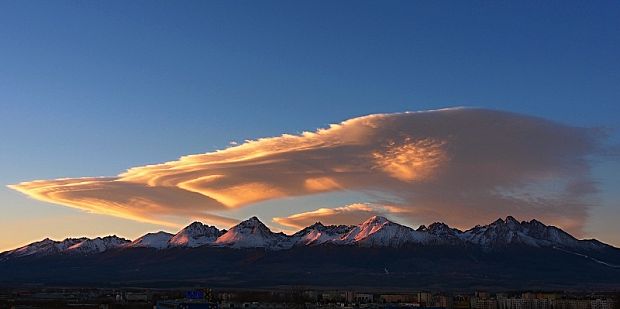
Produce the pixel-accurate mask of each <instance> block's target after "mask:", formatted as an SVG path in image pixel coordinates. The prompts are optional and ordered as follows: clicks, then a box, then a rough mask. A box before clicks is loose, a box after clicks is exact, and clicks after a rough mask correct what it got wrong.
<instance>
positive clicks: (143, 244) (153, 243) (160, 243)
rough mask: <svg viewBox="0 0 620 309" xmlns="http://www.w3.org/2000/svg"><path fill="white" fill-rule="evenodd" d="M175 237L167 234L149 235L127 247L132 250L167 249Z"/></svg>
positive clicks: (161, 232)
mask: <svg viewBox="0 0 620 309" xmlns="http://www.w3.org/2000/svg"><path fill="white" fill-rule="evenodd" d="M173 236H174V235H172V234H170V233H167V232H163V231H160V232H156V233H147V234H145V235H144V236H142V237H140V238H138V239H136V240H134V241H132V242H131V243H129V244H127V246H126V247H130V248H155V249H165V248H167V247H168V242H169V241H170V239H172V237H173Z"/></svg>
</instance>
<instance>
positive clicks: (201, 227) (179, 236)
mask: <svg viewBox="0 0 620 309" xmlns="http://www.w3.org/2000/svg"><path fill="white" fill-rule="evenodd" d="M224 233H226V231H225V230H219V229H218V228H217V227H215V226H209V225H206V224H202V223H200V222H194V223H192V224H190V225H188V226H187V227H185V228H184V229H182V230H181V231H179V232H178V233H176V234H175V235H174V236H173V237H172V238H171V239H170V241H169V246H170V247H190V248H195V247H200V246H204V245H209V244H213V243H214V242H215V240H217V238H218V237H220V236H222V235H223V234H224Z"/></svg>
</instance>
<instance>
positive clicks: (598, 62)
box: [0, 1, 620, 249]
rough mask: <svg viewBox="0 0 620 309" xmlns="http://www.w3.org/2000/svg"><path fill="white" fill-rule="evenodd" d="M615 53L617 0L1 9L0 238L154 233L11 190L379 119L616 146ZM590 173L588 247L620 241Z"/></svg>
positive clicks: (614, 177) (612, 194)
mask: <svg viewBox="0 0 620 309" xmlns="http://www.w3.org/2000/svg"><path fill="white" fill-rule="evenodd" d="M618 55H620V2H618V1H597V2H584V1H543V2H541V1H512V2H508V1H485V2H478V1H472V2H470V1H441V2H437V1H403V2H399V1H312V2H299V1H260V2H259V1H184V2H174V1H166V2H162V1H131V2H129V1H53V2H52V1H3V2H0V141H1V142H0V171H1V172H0V185H2V187H3V188H2V189H0V208H1V209H2V211H1V212H2V216H1V218H0V234H7V233H9V232H11V233H13V232H17V233H19V232H20V231H19V230H15V229H19V228H20V226H22V225H28V224H35V223H36V224H39V222H42V221H45V222H46V223H45V224H44V226H46V227H47V226H52V225H56V224H60V222H64V223H63V225H66V226H64V227H63V228H59V232H58V233H56V234H54V232H51V231H49V230H45V231H44V230H42V229H40V230H36V231H32V232H28V234H27V236H24V237H26V238H24V239H19V240H13V239H11V240H9V239H8V238H0V249H6V248H8V247H11V246H14V245H17V244H21V243H24V242H26V241H29V240H34V239H37V238H39V237H41V236H47V235H48V234H50V235H52V236H56V237H61V236H62V235H65V236H69V235H66V234H72V236H79V235H80V234H89V235H99V234H101V235H103V234H109V233H114V232H116V233H121V234H123V235H126V236H128V237H132V236H136V235H138V234H140V233H142V232H145V231H148V230H150V229H154V228H155V229H156V228H157V227H153V226H150V225H147V224H136V223H133V222H126V221H127V220H122V219H105V218H98V219H97V220H112V221H109V222H113V223H114V224H117V226H118V230H120V231H117V230H113V229H112V228H109V227H102V226H93V227H92V228H91V229H84V228H83V226H82V225H79V224H77V223H74V222H75V221H80V220H84V222H92V223H93V225H96V224H94V222H99V221H97V220H94V219H92V217H89V218H91V219H88V218H86V215H84V214H82V213H81V212H80V211H78V210H72V209H68V208H65V207H60V206H55V205H51V204H45V203H42V202H36V201H33V200H31V199H28V198H26V197H25V196H23V195H21V194H19V193H17V192H13V191H11V190H9V189H6V188H4V186H5V185H8V184H13V183H16V182H21V181H27V180H32V179H50V178H60V177H79V176H93V175H116V174H117V173H119V172H121V171H123V170H124V169H126V168H128V167H132V166H138V165H144V164H149V163H158V162H163V161H167V160H173V159H176V158H177V157H179V156H181V155H186V154H191V153H201V152H207V151H212V150H215V149H221V148H225V147H226V146H227V145H228V143H229V142H231V141H243V140H245V139H253V138H258V137H265V136H274V135H279V134H282V133H298V132H301V131H305V130H313V129H316V128H319V127H325V126H327V125H328V124H330V123H336V122H340V121H342V120H345V119H348V118H352V117H355V116H360V115H366V114H371V113H378V112H399V111H407V110H425V109H435V108H442V107H449V106H475V107H486V108H493V109H500V110H507V111H512V112H519V113H525V114H529V115H535V116H541V117H545V118H548V119H552V120H556V121H560V122H563V123H567V124H571V125H577V126H604V127H608V128H610V129H612V135H611V142H613V143H617V142H618V141H620V135H619V134H618V128H619V127H618V123H619V122H620V87H619V86H620V57H619V56H618ZM594 172H595V173H596V179H597V180H599V181H600V182H601V188H602V190H603V192H601V194H600V199H601V206H599V207H598V208H594V209H593V212H592V218H591V223H590V225H589V227H588V231H589V236H592V237H597V238H600V239H602V240H607V241H612V242H614V243H616V244H620V238H617V237H616V236H615V235H613V234H618V232H620V231H618V230H617V229H614V228H615V227H614V226H613V225H615V224H616V223H615V222H617V221H618V220H619V219H620V216H619V215H617V214H615V212H616V211H617V210H618V203H619V201H620V196H619V195H618V193H617V192H616V191H617V188H618V185H620V179H619V178H620V177H619V176H618V175H619V174H620V168H618V164H617V163H616V162H603V163H601V164H599V165H597V166H596V168H595V170H594ZM341 198H342V199H345V200H346V199H347V197H341ZM277 203H281V202H277ZM248 212H249V211H248ZM244 215H245V213H243V212H242V213H240V214H239V216H240V217H242V216H244ZM92 216H95V215H92ZM66 218H71V219H70V220H69V219H66ZM63 220H65V221H63ZM74 220H75V221H74ZM89 220H90V221H89ZM106 222H107V221H106Z"/></svg>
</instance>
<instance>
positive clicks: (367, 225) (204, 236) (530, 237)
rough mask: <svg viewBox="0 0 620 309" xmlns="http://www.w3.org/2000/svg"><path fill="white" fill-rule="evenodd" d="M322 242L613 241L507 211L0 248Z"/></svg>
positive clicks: (273, 246)
mask: <svg viewBox="0 0 620 309" xmlns="http://www.w3.org/2000/svg"><path fill="white" fill-rule="evenodd" d="M325 244H331V245H349V246H360V247H394V248H398V247H402V246H406V245H426V246H430V245H450V246H454V245H461V246H465V245H469V246H479V247H483V248H496V247H506V246H511V245H522V246H530V247H558V248H564V249H586V250H592V249H593V250H596V249H600V248H608V247H611V246H609V245H606V244H604V243H601V242H599V241H597V240H578V239H576V238H574V237H573V236H571V235H570V234H568V233H566V232H564V231H562V230H561V229H559V228H557V227H554V226H547V225H545V224H543V223H541V222H539V221H537V220H531V221H529V222H528V221H522V222H519V221H517V220H516V219H515V218H513V217H511V216H508V217H507V218H506V219H498V220H496V221H495V222H493V223H491V224H488V225H484V226H476V227H474V228H471V229H469V230H466V231H461V230H458V229H455V228H451V227H449V226H448V225H446V224H444V223H439V222H436V223H433V224H431V225H429V226H428V227H426V226H420V227H419V228H418V229H416V230H414V229H412V228H410V227H407V226H404V225H401V224H398V223H395V222H392V221H390V220H388V219H387V218H385V217H381V216H374V217H371V218H369V219H368V220H366V221H364V222H363V223H360V224H358V225H351V226H346V225H329V226H326V225H323V224H321V223H320V222H317V223H315V224H313V225H311V226H308V227H306V228H304V229H302V230H300V231H298V232H297V233H295V234H292V235H286V234H284V233H274V232H272V231H271V230H270V229H269V228H268V227H267V226H266V225H265V224H263V223H262V222H261V221H260V220H259V219H258V218H256V217H252V218H250V219H248V220H245V221H242V222H240V223H239V224H237V225H235V226H233V227H232V228H230V229H229V230H220V229H218V228H216V227H214V226H208V225H205V224H202V223H200V222H194V223H192V224H190V225H188V226H187V227H185V228H184V229H182V230H180V231H179V232H178V233H177V234H171V233H167V232H163V231H160V232H156V233H148V234H145V235H144V236H142V237H139V238H138V239H136V240H134V241H131V242H130V241H129V240H126V239H123V238H119V237H117V236H107V237H103V238H101V237H97V238H94V239H89V238H67V239H65V240H63V241H53V240H50V239H49V238H47V239H44V240H42V241H39V242H34V243H31V244H29V245H26V246H24V247H21V248H17V249H14V250H10V251H6V252H4V253H2V254H0V259H2V260H6V259H9V258H14V257H23V256H31V255H54V254H96V253H101V252H104V251H107V250H112V249H131V248H154V249H158V250H165V249H170V248H178V247H187V248H196V247H202V246H213V247H229V248H235V249H242V248H266V249H269V250H285V249H290V248H293V247H300V246H318V245H325Z"/></svg>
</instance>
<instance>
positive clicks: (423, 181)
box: [10, 108, 605, 232]
mask: <svg viewBox="0 0 620 309" xmlns="http://www.w3.org/2000/svg"><path fill="white" fill-rule="evenodd" d="M604 138H605V136H604V134H603V133H601V131H600V130H597V129H590V128H580V127H572V126H567V125H563V124H559V123H556V122H552V121H549V120H545V119H541V118H536V117H530V116H525V115H520V114H514V113H508V112H501V111H493V110H484V109H468V108H456V109H444V110H436V111H425V112H411V113H397V114H376V115H369V116H364V117H359V118H354V119H350V120H347V121H344V122H342V123H340V124H336V125H331V126H330V127H329V128H326V129H319V130H317V131H315V132H304V133H302V134H300V135H282V136H279V137H272V138H264V139H258V140H254V141H246V142H245V143H242V144H240V145H238V146H234V147H230V148H227V149H225V150H220V151H215V152H210V153H204V154H197V155H189V156H184V157H181V158H180V159H178V160H176V161H171V162H166V163H162V164H155V165H147V166H140V167H134V168H131V169H129V170H127V171H126V172H124V173H122V174H120V175H118V176H116V177H105V178H69V179H56V180H37V181H31V182H24V183H20V184H17V185H11V186H10V187H11V188H13V189H15V190H18V191H20V192H23V193H25V194H27V195H29V196H31V197H33V198H35V199H39V200H43V201H47V202H51V203H56V204H61V205H65V206H70V207H75V208H79V209H83V210H87V211H91V212H95V213H101V214H109V215H114V216H120V217H125V218H130V219H135V220H141V221H147V222H156V223H164V224H165V223H169V222H170V221H169V219H170V218H172V217H200V218H206V220H207V221H210V222H213V223H220V224H227V223H229V222H232V221H234V220H232V219H229V218H226V217H222V216H219V215H215V214H216V213H217V214H221V213H226V211H227V210H229V209H231V208H237V207H243V206H245V205H249V204H253V203H256V202H260V201H266V200H272V199H277V198H282V197H291V196H303V195H310V194H316V193H323V192H335V191H342V190H348V191H356V192H363V193H367V195H368V196H373V194H374V196H381V198H380V199H379V198H377V200H375V201H360V202H373V203H376V204H380V205H389V206H385V207H383V208H381V211H382V212H383V213H391V214H394V215H395V216H398V217H401V218H403V219H404V220H406V221H413V222H430V221H435V220H441V221H444V222H447V223H450V224H453V225H456V226H461V227H465V226H468V225H471V224H476V223H481V222H485V221H488V220H492V219H494V218H497V217H499V216H504V215H507V214H510V215H515V216H519V217H522V218H530V217H536V218H540V219H543V220H546V221H548V222H551V223H554V224H557V225H560V226H562V227H564V228H567V229H569V230H571V231H572V232H579V231H580V230H581V228H582V226H583V224H584V220H585V218H586V216H587V210H588V207H589V204H590V203H591V201H590V199H591V198H592V196H593V194H594V193H596V186H595V183H594V182H593V181H592V179H591V177H590V175H589V173H590V166H589V162H588V157H589V156H590V155H592V154H596V153H597V152H598V151H599V149H600V146H601V143H602V142H603V140H604ZM386 207H387V208H386ZM362 208H363V207H358V209H357V211H360V209H362ZM353 210H354V211H355V209H353ZM319 212H320V211H319V210H317V213H315V215H317V214H319ZM289 213H290V212H289ZM320 214H321V215H323V216H315V217H317V218H318V217H321V218H323V219H324V220H328V221H329V216H325V211H323V213H320ZM334 214H335V215H342V212H338V211H335V212H334ZM349 214H350V215H353V212H349ZM299 216H306V217H308V216H310V217H312V212H308V213H305V214H299ZM299 216H298V219H299V218H300V217H299ZM278 220H279V222H280V223H281V224H285V225H286V223H287V222H288V223H289V224H288V225H289V226H297V225H296V224H294V223H291V222H293V221H291V220H289V221H287V220H286V219H285V218H279V219H278Z"/></svg>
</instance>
